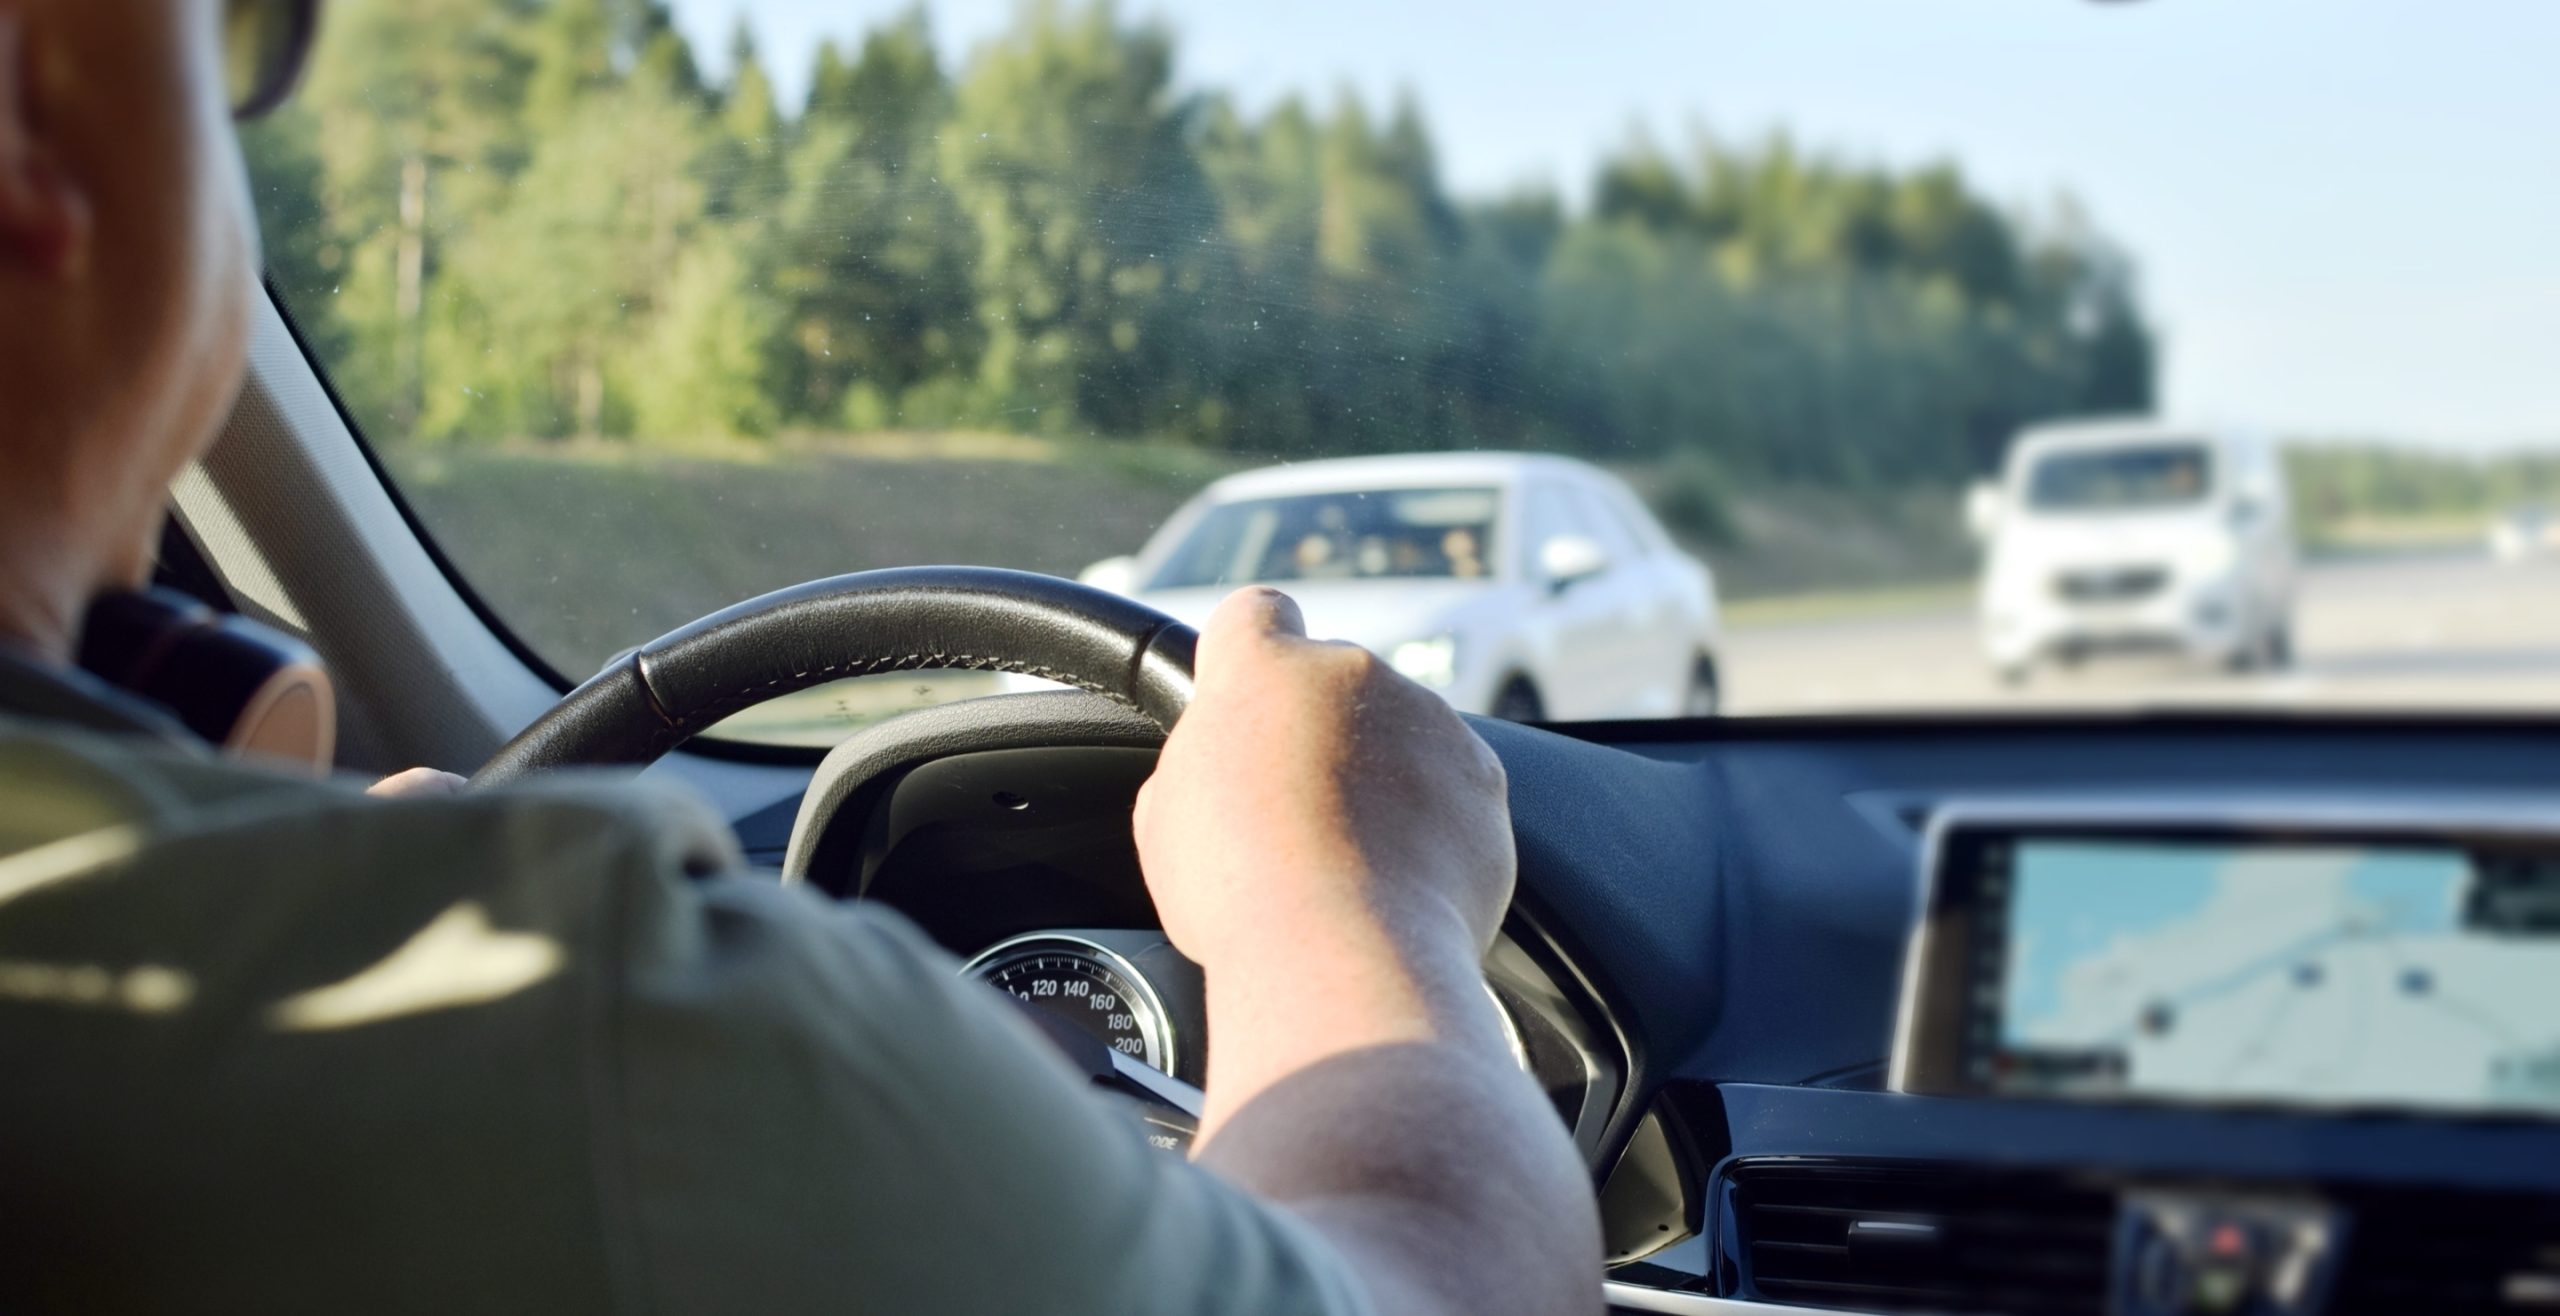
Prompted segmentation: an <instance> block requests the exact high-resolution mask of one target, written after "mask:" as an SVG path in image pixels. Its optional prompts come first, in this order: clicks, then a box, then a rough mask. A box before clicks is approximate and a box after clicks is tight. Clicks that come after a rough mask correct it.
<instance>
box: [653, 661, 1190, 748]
mask: <svg viewBox="0 0 2560 1316" xmlns="http://www.w3.org/2000/svg"><path fill="white" fill-rule="evenodd" d="M926 668H950V669H954V670H958V671H964V672H1011V673H1014V674H1015V675H1017V676H1035V677H1038V678H1040V679H1041V680H1043V681H1055V682H1057V683H1058V684H1060V685H1071V686H1074V687H1075V688H1076V689H1078V690H1082V691H1084V692H1086V693H1087V694H1096V695H1100V696H1102V697H1103V698H1105V699H1108V700H1110V701H1111V702H1113V703H1115V704H1119V705H1121V706H1122V707H1124V708H1129V709H1135V710H1137V711H1139V712H1144V711H1146V710H1144V709H1140V708H1138V703H1137V701H1136V700H1134V699H1131V698H1129V697H1128V696H1127V695H1124V694H1121V693H1119V692H1118V691H1115V690H1110V689H1106V688H1105V687H1103V686H1100V685H1097V684H1095V683H1093V682H1092V681H1088V680H1086V679H1085V678H1083V677H1081V676H1077V675H1074V674H1073V673H1069V672H1061V671H1059V670H1058V669H1056V668H1054V667H1049V666H1045V665H1043V664H1040V663H1026V662H1018V661H1016V660H1014V659H1011V658H1000V657H996V656H993V655H987V656H980V655H977V654H967V653H958V654H953V653H911V654H906V655H903V656H900V655H895V654H890V655H884V656H882V657H878V658H872V659H869V660H866V661H863V662H848V663H829V664H827V665H826V666H824V667H820V668H816V669H814V670H813V671H803V672H793V673H792V674H791V675H789V676H777V677H775V678H774V679H772V680H770V681H763V682H759V683H757V684H755V685H751V686H747V687H745V688H744V689H741V690H738V691H736V692H734V693H731V694H727V695H722V696H720V697H719V698H717V699H714V700H712V701H711V703H709V704H708V705H706V706H705V707H703V708H702V709H700V710H698V711H697V712H695V713H694V714H693V715H692V716H691V717H688V718H685V719H683V720H681V721H679V722H676V723H675V724H673V725H672V726H670V727H669V728H668V730H669V731H671V732H676V733H679V734H687V735H689V734H691V731H690V730H689V728H692V727H697V726H707V725H709V724H710V723H713V722H717V721H719V720H720V719H722V718H724V717H727V716H729V715H730V714H731V713H735V712H737V711H738V710H739V709H742V708H746V707H748V706H750V705H753V704H755V703H758V702H761V701H762V700H765V699H768V698H771V697H772V696H771V695H769V694H767V693H766V692H767V691H770V690H773V688H774V687H776V686H780V685H785V684H791V683H795V682H803V681H807V680H808V679H809V678H810V677H811V676H817V677H821V678H831V677H836V676H839V675H841V676H843V677H848V678H849V677H856V676H876V675H879V674H880V673H882V672H908V671H918V670H922V669H926ZM794 688H795V689H796V688H799V687H798V686H796V685H794Z"/></svg>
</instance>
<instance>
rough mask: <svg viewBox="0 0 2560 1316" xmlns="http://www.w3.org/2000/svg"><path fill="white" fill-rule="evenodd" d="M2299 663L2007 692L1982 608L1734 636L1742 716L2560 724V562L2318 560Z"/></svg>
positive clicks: (2305, 606)
mask: <svg viewBox="0 0 2560 1316" xmlns="http://www.w3.org/2000/svg"><path fill="white" fill-rule="evenodd" d="M2294 641H2295V648H2296V650H2297V660H2296V662H2295V664H2294V666H2293V667H2292V668H2291V669H2290V670H2287V671H2284V672H2280V673H2271V674H2266V675H2251V674H2241V675H2234V674H2227V673H2221V672H2211V671H2202V670H2196V669H2193V668H2190V667H2187V666H2185V665H2182V664H2179V663H2175V662H2170V661H2167V660H2164V659H2149V658H2117V659H2100V660H2094V661H2092V662H2090V663H2088V664H2086V665H2084V666H2083V667H2082V668H2081V669H2080V670H2078V671H2072V672H2063V671H2056V670H2053V669H2051V668H2047V669H2043V670H2040V671H2039V672H2038V673H2037V674H2036V677H2035V679H2033V680H2031V681H2029V682H2028V683H2027V685H2026V686H2025V687H2024V688H2022V689H2014V690H2013V689H2004V688H2002V687H2001V686H2000V685H1999V683H1998V682H1997V681H1996V680H1995V679H1994V678H1993V676H1992V674H1991V671H1990V668H1989V666H1988V665H1987V664H1986V663H1985V662H1984V661H1983V658H1982V651H1981V646H1980V644H1979V642H1978V640H1977V638H1976V634H1975V630H1974V621H1973V612H1972V609H1971V607H1970V605H1969V604H1965V603H1954V604H1937V605H1928V606H1924V607H1921V608H1918V609H1915V610H1907V611H1899V612H1890V613H1876V614H1869V615H1865V616H1859V617H1851V618H1842V619H1836V620H1827V621H1811V622H1791V623H1776V624H1763V625H1753V626H1735V627H1732V628H1730V629H1729V630H1728V632H1727V635H1726V639H1725V653H1724V667H1725V677H1726V680H1725V690H1726V706H1727V708H1728V710H1729V711H1731V712H1734V713H1822V712H1846V711H1857V710H1871V709H1880V708H1885V709H1933V708H1934V709H1947V708H1982V707H1995V708H1998V707H2014V708H2035V707H2046V706H2051V707H2066V708H2067V707H2073V706H2098V707H2115V708H2121V707H2124V706H2126V705H2129V704H2167V705H2173V706H2182V705H2225V706H2228V705H2256V704H2268V703H2272V704H2279V705H2282V704H2296V703H2312V704H2324V705H2340V704H2343V705H2353V706H2357V707H2367V708H2400V707H2407V708H2441V707H2448V706H2454V707H2462V706H2479V705H2495V706H2503V707H2536V708H2539V709H2541V710H2543V711H2546V712H2560V560H2549V559H2545V560H2539V561H2531V562H2524V563H2514V564H2509V563H2499V562H2494V561H2491V560H2489V559H2488V558H2487V557H2485V556H2480V555H2473V554H2444V555H2435V556H2411V557H2396V558H2362V559H2349V560H2343V561H2332V562H2317V563H2307V564H2305V566H2304V568H2303V572H2302V576H2301V590H2300V594H2299V600H2298V603H2297V605H2296V612H2295V620H2294Z"/></svg>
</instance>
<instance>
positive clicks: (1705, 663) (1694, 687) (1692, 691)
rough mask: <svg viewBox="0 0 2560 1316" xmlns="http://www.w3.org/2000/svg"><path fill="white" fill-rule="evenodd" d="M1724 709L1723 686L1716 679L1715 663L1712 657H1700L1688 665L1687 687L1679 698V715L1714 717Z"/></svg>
mask: <svg viewBox="0 0 2560 1316" xmlns="http://www.w3.org/2000/svg"><path fill="white" fill-rule="evenodd" d="M1723 711H1724V687H1723V686H1721V685H1719V684H1718V683H1717V681H1716V664H1715V660H1714V659H1712V658H1706V657H1700V658H1699V659H1698V660H1697V661H1696V662H1694V663H1691V664H1690V665H1689V689H1688V691H1687V692H1686V693H1685V694H1683V695H1682V696H1681V698H1680V716H1682V717H1714V716H1715V715H1716V714H1718V713H1721V712H1723Z"/></svg>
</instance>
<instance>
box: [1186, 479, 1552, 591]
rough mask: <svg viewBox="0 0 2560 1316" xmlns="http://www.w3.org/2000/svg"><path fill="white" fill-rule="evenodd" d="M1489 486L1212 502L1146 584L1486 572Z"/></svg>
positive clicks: (1490, 545)
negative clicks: (1485, 487)
mask: <svg viewBox="0 0 2560 1316" xmlns="http://www.w3.org/2000/svg"><path fill="white" fill-rule="evenodd" d="M1501 506H1502V495H1501V494H1500V493H1499V492H1498V491H1496V490H1492V489H1392V490H1377V491H1361V490H1347V491H1344V492H1340V493H1313V494H1293V495H1291V496H1289V497H1286V498H1253V499H1244V500H1239V501H1236V502H1231V503H1215V504H1212V505H1211V506H1210V507H1209V509H1208V510H1207V511H1206V512H1204V513H1202V515H1201V517H1200V521H1199V523H1198V524H1197V525H1194V526H1193V527H1192V528H1191V533H1189V534H1187V535H1185V536H1183V538H1182V542H1181V543H1180V544H1178V545H1176V546H1175V548H1174V550H1173V551H1172V552H1171V553H1169V554H1167V555H1166V557H1165V560H1164V565H1163V566H1162V567H1160V568H1158V569H1157V570H1156V573H1155V575H1154V576H1152V577H1151V578H1150V579H1149V581H1148V584H1149V587H1150V588H1153V589H1190V588H1194V587H1198V586H1204V585H1246V584H1253V583H1256V582H1261V583H1269V584H1285V583H1288V582H1292V581H1315V580H1388V579H1404V580H1413V579H1438V580H1483V579H1486V578H1487V577H1490V576H1491V575H1493V573H1494V570H1495V561H1496V559H1495V558H1494V556H1493V552H1494V543H1495V538H1494V526H1495V514H1496V513H1497V512H1499V511H1500V509H1501Z"/></svg>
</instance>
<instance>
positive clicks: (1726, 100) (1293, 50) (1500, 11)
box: [675, 0, 2560, 446]
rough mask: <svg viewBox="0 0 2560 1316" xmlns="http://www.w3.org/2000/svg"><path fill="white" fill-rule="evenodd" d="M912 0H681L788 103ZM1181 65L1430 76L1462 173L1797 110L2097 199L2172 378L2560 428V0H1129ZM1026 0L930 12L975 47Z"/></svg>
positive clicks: (1262, 89)
mask: <svg viewBox="0 0 2560 1316" xmlns="http://www.w3.org/2000/svg"><path fill="white" fill-rule="evenodd" d="M904 5H905V0H675V8H676V10H677V13H678V17H679V19H680V21H681V22H682V23H683V24H684V25H685V26H686V28H687V29H688V31H690V32H691V33H692V34H693V35H694V37H695V40H696V43H697V46H698V47H699V48H700V49H701V50H702V51H703V52H704V53H705V55H706V56H707V57H708V58H709V59H710V61H711V62H712V63H714V64H715V65H716V64H717V62H718V61H719V59H720V57H721V54H722V52H725V50H726V49H727V44H728V42H727V36H728V32H729V29H730V26H731V24H732V23H733V22H734V21H735V20H736V17H737V16H738V15H739V14H740V13H742V12H744V13H748V14H750V15H751V16H752V17H753V19H754V22H755V25H756V27H757V30H758V32H759V35H760V36H761V38H762V39H763V41H764V48H765V52H766V55H767V59H768V61H769V62H770V63H771V64H773V65H774V66H775V73H776V76H777V80H778V81H780V83H781V84H782V87H783V89H784V91H785V93H786V94H790V93H792V92H795V91H797V90H799V89H800V88H801V87H802V86H803V85H804V84H805V77H806V66H807V63H808V59H809V55H810V52H811V51H813V50H814V48H815V44H816V42H817V41H818V40H819V39H820V38H821V37H824V36H830V35H832V36H840V37H842V36H851V35H853V34H856V33H858V32H860V31H861V30H862V29H864V28H865V27H867V26H870V25H871V24H873V23H875V22H877V21H879V20H880V19H882V18H884V17H886V16H889V15H892V14H895V13H897V12H900V11H901V10H902V9H903V8H904ZM1122 8H1123V12H1125V13H1128V14H1131V15H1133V16H1141V17H1155V18H1160V19H1162V20H1163V21H1165V22H1166V23H1168V24H1169V25H1170V26H1172V27H1173V28H1174V29H1175V30H1176V31H1177V32H1178V33H1179V34H1180V36H1181V45H1180V51H1181V61H1182V63H1181V76H1182V77H1183V78H1184V80H1185V81H1186V82H1188V83H1190V84H1192V85H1195V86H1216V87H1222V88H1227V89H1231V90H1233V91H1235V92H1237V93H1239V94H1240V95H1241V96H1242V97H1243V98H1244V99H1245V100H1246V102H1247V103H1248V104H1253V105H1262V104H1267V103H1269V102H1270V101H1271V100H1273V99H1275V98H1277V97H1278V96H1280V95H1283V94H1286V93H1288V92H1291V91H1300V92H1309V93H1313V94H1316V95H1318V96H1320V97H1321V96H1329V95H1330V94H1331V93H1332V92H1333V91H1334V90H1335V89H1337V88H1341V87H1346V86H1347V87H1350V88H1354V89H1356V90H1358V91H1360V92H1362V93H1363V94H1365V95H1367V96H1368V97H1370V98H1371V99H1372V101H1373V102H1383V101H1384V100H1385V99H1387V98H1388V97H1390V96H1392V95H1394V94H1396V93H1397V92H1399V91H1410V92H1412V93H1413V94H1414V95H1415V96H1416V97H1418V98H1419V99H1420V101H1421V102H1422V104H1423V106H1424V108H1425V110H1426V111H1427V113H1428V116H1429V119H1430V122H1431V124H1432V126H1433V128H1434V130H1435V132H1436V134H1437V137H1438V140H1439V143H1440V149H1441V154H1442V160H1443V164H1444V167H1445V172H1446V173H1447V175H1448V178H1449V180H1450V183H1451V185H1452V186H1453V187H1454V188H1455V189H1456V190H1458V191H1459V192H1460V193H1462V194H1485V193H1491V192H1497V191H1502V190H1507V189H1509V188H1511V187H1514V186H1517V185H1519V184H1522V183H1552V184H1554V185H1556V186H1558V187H1560V188H1562V189H1564V190H1565V191H1566V193H1567V194H1568V195H1579V194H1580V192H1581V191H1582V189H1583V187H1584V185H1585V183H1586V181H1587V180H1588V178H1589V177H1590V174H1591V170H1592V166H1593V164H1594V162H1595V161H1596V160H1597V159H1598V158H1599V157H1600V156H1601V155H1602V154H1604V153H1605V152H1607V151H1609V150H1610V149H1611V148H1613V147H1615V146H1617V145H1619V144H1621V143H1623V142H1625V141H1626V140H1627V139H1628V137H1629V135H1630V133H1631V132H1633V131H1634V130H1635V129H1636V127H1637V126H1638V125H1643V126H1645V127H1647V128H1648V129H1649V130H1650V131H1651V132H1653V134H1654V135H1655V136H1656V138H1657V139H1660V140H1663V141H1666V142H1668V143H1673V144H1676V143H1678V142H1679V141H1680V140H1681V139H1682V138H1684V137H1685V136H1686V134H1687V133H1688V132H1689V131H1690V129H1691V127H1692V126H1693V125H1706V126H1708V127H1710V128H1712V129H1713V130H1714V131H1716V132H1717V133H1719V134H1720V135H1724V136H1727V137H1736V136H1740V137H1751V136H1757V135H1759V134H1762V133H1764V132H1766V131H1767V130H1769V129H1771V128H1775V127H1781V126H1783V127H1785V128H1786V129H1787V130H1788V131H1790V132H1791V133H1792V134H1793V135H1794V136H1795V137H1796V138H1797V139H1798V140H1799V141H1800V142H1804V143H1807V144H1809V145H1813V146H1816V147H1820V148H1823V149H1827V150H1831V151H1835V152H1838V153H1842V154H1846V155H1849V156H1853V157H1859V158H1865V159H1883V160H1890V161H1896V162H1914V161H1920V160H1925V159H1933V158H1939V157H1952V158H1954V159H1956V160H1958V161H1960V162H1961V163H1962V164H1963V165H1964V166H1965V168H1966V169H1967V170H1968V172H1970V173H1971V174H1972V175H1973V176H1974V177H1976V178H1977V179H1978V180H1980V182H1981V183H1982V184H1983V185H1984V186H1985V187H1986V188H1987V189H1988V190H1989V191H1990V192H1991V193H1992V194H1993V195H1995V196H1998V197H2000V198H2002V199H2004V200H2006V201H2009V202H2012V203H2014V204H2018V205H2022V206H2041V205H2045V204H2047V203H2049V202H2050V201H2051V200H2052V199H2053V198H2054V197H2055V196H2057V195H2059V194H2061V193H2063V192H2066V191H2067V192H2069V193H2070V194H2072V195H2073V196H2075V197H2077V198H2078V199H2079V201H2080V202H2081V203H2082V204H2083V206H2084V207H2085V208H2086V209H2087V210H2088V211H2089V212H2090V213H2091V214H2092V215H2093V216H2094V217H2095V218H2096V219H2097V221H2098V222H2099V224H2100V225H2101V226H2102V227H2103V228H2105V229H2106V230H2107V231H2108V232H2109V233H2111V234H2112V235H2114V236H2115V237H2116V238H2117V239H2118V240H2120V241H2121V242H2123V243H2124V244H2125V245H2126V246H2127V247H2129V248H2130V249H2132V251H2133V252H2134V253H2135V255H2136V256H2137V257H2138V258H2139V260H2140V262H2141V266H2142V270H2143V277H2144V286H2145V289H2146V292H2147V295H2148V300H2149V304H2150V306H2151V307H2152V309H2153V312H2154V318H2155V320H2156V321H2157V322H2158V323H2159V324H2160V325H2161V327H2162V328H2163V330H2164V332H2165V335H2166V340H2167V341H2166V349H2167V359H2166V371H2165V379H2164V382H2165V385H2166V394H2167V396H2166V402H2167V404H2168V406H2169V408H2170V409H2172V410H2177V411H2183V412H2187V413H2191V414H2204V415H2210V416H2228V417H2234V418H2239V419H2245V420H2251V421H2257V422H2261V423H2264V424H2267V425H2269V426H2271V427H2273V428H2274V429H2276V430H2277V431H2278V432H2281V433H2286V434H2352V435H2384V436H2391V437H2397V438H2403V439H2410V440H2417V441H2424V442H2432V443H2443V444H2459V445H2466V446H2471V445H2504V444H2512V443H2523V442H2533V443H2550V444H2560V74H2555V73H2554V72H2553V70H2554V69H2555V68H2560V3H2554V2H2553V0H2473V2H2472V3H2468V4H2462V5H2430V4H2423V3H2418V2H2416V0H2145V2H2144V3H2138V4H2098V3H2091V2H2090V0H1757V3H1739V2H1737V0H1654V2H1652V3H1642V2H1639V0H1572V3H1545V4H1535V5H1531V4H1518V3H1513V4H1504V3H1499V2H1497V3H1483V2H1482V0H1477V2H1475V3H1461V2H1460V0H1385V2H1384V3H1381V2H1380V0H1124V3H1123V5H1122ZM1013 11H1014V0H941V2H938V3H933V4H931V5H929V6H928V12H929V13H930V14H931V16H932V18H933V21H934V23H935V26H936V31H937V34H938V35H939V37H940V39H941V41H942V42H943V44H944V46H945V49H946V50H947V51H948V52H950V53H951V55H952V56H953V57H954V58H955V59H960V58H965V55H966V52H967V50H968V49H969V48H970V47H971V46H973V45H975V44H976V43H978V42H979V41H981V40H983V39H984V38H986V37H987V36H988V35H990V34H992V33H994V32H996V31H998V30H1000V29H1001V28H1002V27H1003V26H1004V25H1005V23H1006V22H1007V21H1008V19H1009V18H1010V16H1011V15H1012V13H1013Z"/></svg>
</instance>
